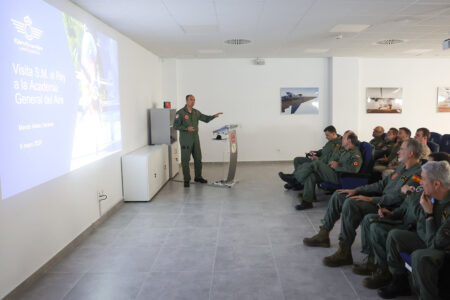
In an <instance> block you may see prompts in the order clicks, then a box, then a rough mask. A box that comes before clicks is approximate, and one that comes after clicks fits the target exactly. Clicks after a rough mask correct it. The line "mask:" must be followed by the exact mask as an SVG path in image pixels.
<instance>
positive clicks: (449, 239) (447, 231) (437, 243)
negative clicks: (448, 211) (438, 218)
mask: <svg viewBox="0 0 450 300" xmlns="http://www.w3.org/2000/svg"><path fill="white" fill-rule="evenodd" d="M433 246H434V248H435V249H445V250H450V218H447V221H446V222H444V223H443V224H442V225H441V227H439V229H438V231H437V232H436V236H435V239H434V245H433Z"/></svg>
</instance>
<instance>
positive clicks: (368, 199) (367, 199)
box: [347, 195, 372, 202]
mask: <svg viewBox="0 0 450 300" xmlns="http://www.w3.org/2000/svg"><path fill="white" fill-rule="evenodd" d="M347 198H348V196H347ZM352 199H355V200H357V201H365V202H372V197H367V196H363V195H356V196H353V197H352Z"/></svg>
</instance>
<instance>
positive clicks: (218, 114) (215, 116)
mask: <svg viewBox="0 0 450 300" xmlns="http://www.w3.org/2000/svg"><path fill="white" fill-rule="evenodd" d="M220 115H223V112H220V113H217V114H215V115H214V118H218V117H219V116H220Z"/></svg>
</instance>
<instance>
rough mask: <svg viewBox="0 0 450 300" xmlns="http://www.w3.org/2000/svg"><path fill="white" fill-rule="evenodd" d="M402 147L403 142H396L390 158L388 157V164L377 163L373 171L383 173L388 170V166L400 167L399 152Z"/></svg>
mask: <svg viewBox="0 0 450 300" xmlns="http://www.w3.org/2000/svg"><path fill="white" fill-rule="evenodd" d="M401 146H402V142H401V141H397V142H395V144H394V145H393V146H392V148H391V152H390V153H389V156H388V157H387V162H386V163H380V162H375V165H374V166H373V170H374V171H376V172H380V173H381V172H383V171H384V170H385V169H386V166H387V165H389V164H394V165H398V150H400V147H401Z"/></svg>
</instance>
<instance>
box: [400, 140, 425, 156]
mask: <svg viewBox="0 0 450 300" xmlns="http://www.w3.org/2000/svg"><path fill="white" fill-rule="evenodd" d="M404 143H406V147H407V148H408V151H410V152H412V154H413V156H414V158H415V159H419V158H420V156H421V155H422V152H423V146H422V145H421V144H420V143H419V142H418V141H416V140H415V139H408V140H406V141H404Z"/></svg>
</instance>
